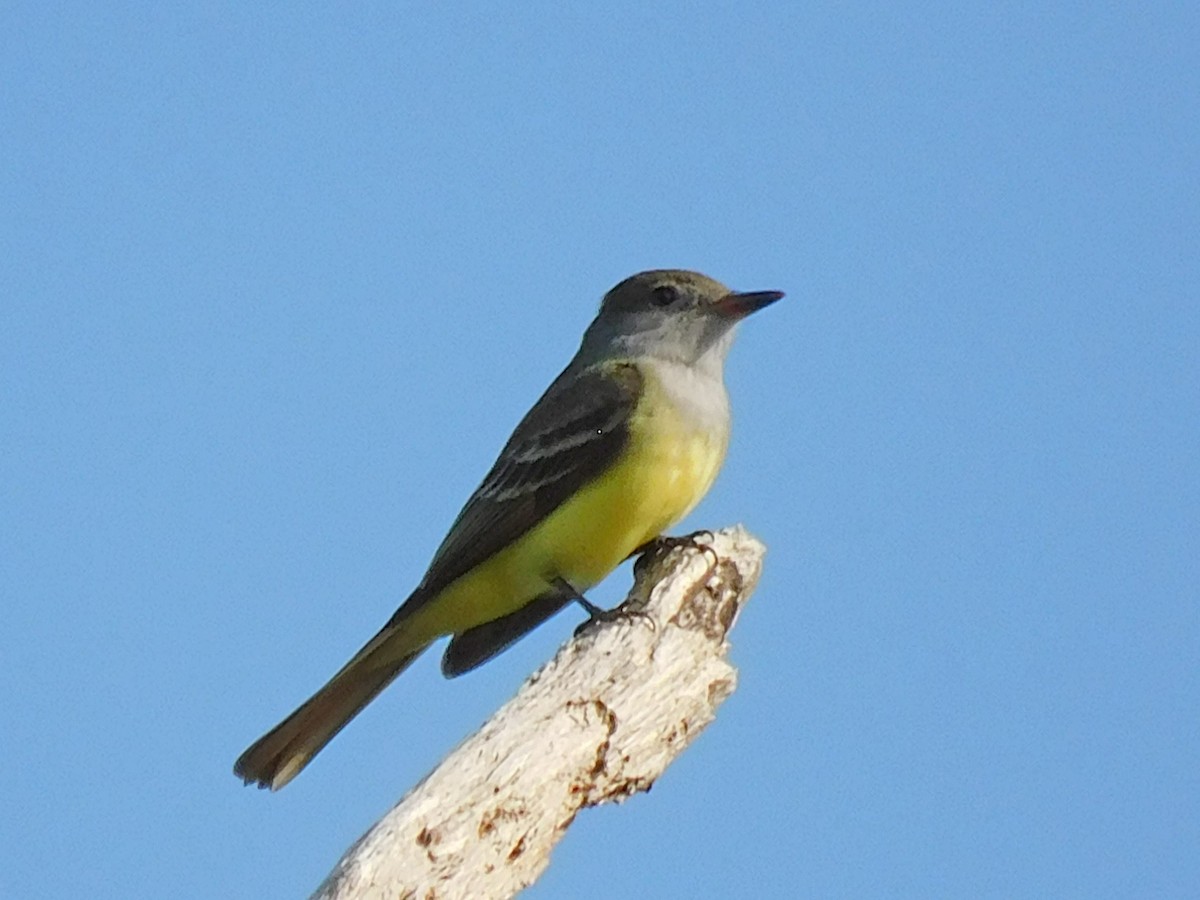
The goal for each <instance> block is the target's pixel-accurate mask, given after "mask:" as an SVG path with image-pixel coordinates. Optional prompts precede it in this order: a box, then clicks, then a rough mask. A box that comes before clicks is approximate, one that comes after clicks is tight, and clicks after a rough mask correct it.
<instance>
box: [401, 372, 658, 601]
mask: <svg viewBox="0 0 1200 900" xmlns="http://www.w3.org/2000/svg"><path fill="white" fill-rule="evenodd" d="M641 391H642V377H641V375H640V374H639V373H638V370H637V367H636V366H634V365H633V364H631V363H627V362H618V363H607V364H600V365H596V366H593V367H590V368H588V369H584V370H581V371H573V370H572V369H570V368H568V369H567V370H566V371H565V372H563V373H562V375H560V376H559V377H558V378H557V379H555V381H554V383H553V384H551V385H550V387H549V388H548V389H547V390H546V393H544V394H543V395H542V397H541V399H539V400H538V402H537V403H536V404H534V406H533V408H532V409H531V410H530V411H529V412H528V413H527V414H526V416H525V418H524V419H522V420H521V423H520V424H519V425H517V428H516V430H515V431H514V432H513V434H512V437H510V438H509V439H508V443H507V444H505V445H504V449H503V450H501V451H500V457H499V459H497V460H496V463H495V465H493V466H492V469H491V471H490V472H488V474H487V476H486V477H485V478H484V479H483V483H482V484H480V485H479V487H478V488H477V489H476V490H475V493H473V494H472V495H471V497H470V499H469V500H467V503H466V506H464V507H463V509H462V512H460V513H459V514H458V518H457V519H455V520H454V524H453V525H452V526H451V527H450V533H449V534H447V535H446V539H445V540H444V541H442V545H441V546H440V547H439V548H438V550H437V553H436V554H434V557H433V562H432V563H431V564H430V566H429V571H428V572H426V574H425V578H424V579H422V581H421V585H420V587H418V588H417V590H416V591H415V592H414V593H413V595H412V596H411V597H410V598H409V599H408V601H407V602H405V604H404V605H403V606H401V607H400V609H399V610H397V611H396V615H395V616H394V617H393V620H392V621H393V622H395V621H397V620H400V619H403V618H407V616H409V615H411V614H412V613H413V612H414V611H415V610H416V609H418V608H420V607H421V606H423V605H424V604H425V602H427V601H428V600H430V599H432V598H433V597H436V596H437V595H438V593H440V592H441V591H442V590H443V589H444V588H445V587H446V586H447V585H449V584H450V583H451V582H453V581H455V580H456V579H458V578H461V577H462V576H463V575H465V574H466V573H467V572H469V571H471V570H472V569H474V568H475V567H476V566H478V565H479V564H480V563H482V562H484V561H485V560H487V559H489V558H490V557H491V556H493V555H495V554H496V553H498V552H499V551H501V550H503V549H504V548H505V547H507V546H509V545H510V544H511V543H513V541H515V540H517V539H518V538H519V537H521V536H522V535H524V534H526V533H527V532H528V531H529V530H530V529H532V528H533V527H534V526H535V525H537V524H538V523H539V522H541V521H542V520H543V519H545V518H546V517H547V516H548V515H550V513H552V512H553V511H554V510H555V509H557V508H558V507H559V506H560V505H561V504H562V503H563V501H565V500H566V499H567V498H569V497H571V496H572V495H574V494H575V492H576V491H578V490H579V489H580V488H581V487H583V486H584V485H585V484H587V483H588V482H589V481H592V480H593V479H595V478H597V477H598V476H599V475H600V474H602V473H603V472H604V471H605V470H607V469H608V468H609V467H610V466H611V465H612V464H613V463H614V462H616V460H618V459H619V458H620V456H621V453H622V451H623V450H624V449H625V446H626V443H627V442H628V440H629V418H630V416H631V414H632V412H633V410H634V407H636V406H637V401H638V398H639V396H640V395H641Z"/></svg>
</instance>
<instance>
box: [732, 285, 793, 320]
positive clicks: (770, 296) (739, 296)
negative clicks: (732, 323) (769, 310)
mask: <svg viewBox="0 0 1200 900" xmlns="http://www.w3.org/2000/svg"><path fill="white" fill-rule="evenodd" d="M782 298H783V291H732V292H730V293H728V294H726V295H725V296H724V297H722V298H721V299H720V300H718V301H717V303H716V308H717V311H718V312H720V313H721V314H722V315H725V316H729V317H730V318H731V319H742V318H745V317H746V316H748V315H750V314H751V313H756V312H758V311H759V310H760V309H764V308H765V307H768V306H770V305H771V304H772V303H774V302H775V301H776V300H780V299H782Z"/></svg>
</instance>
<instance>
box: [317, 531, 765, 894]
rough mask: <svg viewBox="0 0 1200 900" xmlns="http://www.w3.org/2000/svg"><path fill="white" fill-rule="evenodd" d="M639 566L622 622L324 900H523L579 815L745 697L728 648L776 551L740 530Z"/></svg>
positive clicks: (377, 833)
mask: <svg viewBox="0 0 1200 900" xmlns="http://www.w3.org/2000/svg"><path fill="white" fill-rule="evenodd" d="M698 538H699V540H698V541H697V542H695V543H687V542H686V541H684V542H681V543H679V544H678V545H676V546H675V547H674V548H672V549H669V550H658V551H655V552H654V553H651V554H648V555H647V556H645V557H643V558H642V559H641V560H639V562H638V564H637V565H636V566H635V569H634V571H635V582H634V586H633V590H632V591H631V592H630V595H629V598H628V599H627V600H626V601H625V603H624V604H623V605H622V610H626V609H638V608H641V611H642V613H644V614H634V615H631V616H629V617H622V618H621V619H618V620H617V621H613V622H604V623H598V624H596V625H593V626H590V627H588V628H587V629H585V630H584V631H583V632H582V633H581V634H580V635H578V636H577V637H575V638H573V639H572V640H571V641H569V642H568V643H567V644H566V645H564V646H563V648H562V649H561V650H560V651H559V652H558V654H557V655H556V656H555V658H554V659H553V660H552V661H550V662H549V663H547V664H546V665H545V666H543V667H542V668H541V669H540V670H539V671H538V672H537V673H536V674H534V675H533V676H532V677H530V678H529V680H527V681H526V682H525V684H524V685H523V686H522V687H521V689H520V691H519V692H518V693H517V695H516V696H515V697H514V698H513V699H512V700H510V701H509V702H508V703H506V704H505V705H504V706H503V707H502V708H501V709H500V710H499V711H498V712H497V713H496V714H495V715H494V716H493V717H492V718H491V719H490V720H489V721H488V722H487V723H485V724H484V726H483V727H482V728H481V729H480V730H479V731H478V732H476V733H475V734H474V735H473V736H471V737H470V738H468V739H467V740H466V741H464V742H463V743H462V744H461V745H459V747H458V748H457V749H455V750H454V751H453V752H452V753H451V754H450V756H448V757H447V758H446V759H445V760H444V761H443V762H442V763H441V765H439V766H438V767H437V768H436V769H435V770H434V771H433V772H432V773H430V774H429V775H428V776H427V777H426V778H425V779H424V780H423V781H422V782H421V783H420V784H418V785H417V786H416V787H415V788H414V789H413V790H412V791H411V792H409V794H408V795H407V796H406V797H405V798H404V799H403V800H401V801H400V803H399V804H398V805H397V806H395V807H394V808H393V809H392V810H391V811H390V812H389V813H388V814H387V815H385V816H384V817H383V818H382V819H381V820H380V821H379V822H378V823H376V824H375V825H374V826H373V827H372V828H371V829H370V830H369V831H368V832H367V833H366V834H365V835H363V836H362V837H361V838H360V839H359V840H358V841H357V842H356V843H355V844H354V846H352V847H351V848H350V849H349V850H348V851H347V852H346V855H345V856H344V857H342V859H341V861H339V862H338V864H337V866H336V867H335V868H334V870H333V872H332V873H330V875H329V877H328V878H327V879H326V880H325V882H324V883H323V884H322V885H321V886H320V888H318V890H317V893H316V894H315V895H314V897H316V898H318V900H351V898H353V900H365V898H389V900H394V898H414V900H415V898H422V900H424V898H435V897H436V898H459V897H461V898H471V900H481V898H483V900H488V898H500V897H511V896H513V895H514V894H516V893H517V892H518V891H520V890H521V889H522V888H524V887H526V886H527V885H529V884H531V883H532V882H533V881H535V880H536V879H537V877H538V876H539V875H540V874H541V873H542V871H543V870H544V869H545V868H546V866H547V865H548V864H549V859H550V851H551V849H552V848H553V846H554V844H555V843H557V841H558V840H559V838H560V837H561V836H562V835H563V834H564V833H565V831H566V829H567V827H568V826H569V825H570V824H571V822H572V821H573V820H574V818H575V816H576V815H577V814H578V812H579V811H580V810H581V809H584V808H586V807H589V806H595V805H597V804H600V803H605V802H609V801H621V800H623V799H625V798H626V797H628V796H630V795H631V794H634V793H637V792H638V791H645V790H648V789H649V788H650V786H651V785H652V784H653V783H654V781H655V780H656V779H657V778H658V777H659V775H661V774H662V772H663V771H664V770H665V769H666V767H667V765H668V764H669V763H670V762H671V761H672V760H673V759H674V758H675V757H676V756H678V755H679V754H680V753H682V752H683V749H684V748H685V747H687V745H688V744H690V743H691V742H692V740H693V739H695V737H696V735H698V734H699V733H700V731H702V730H703V729H704V727H705V726H706V725H708V723H709V722H711V721H712V720H713V717H714V716H715V713H716V708H717V706H719V705H720V704H721V702H722V701H723V700H724V699H725V698H726V697H728V696H729V695H730V694H731V693H732V692H733V690H734V687H735V685H736V681H737V671H736V670H735V669H734V668H733V666H731V665H730V664H729V662H728V660H727V659H726V654H727V652H728V649H729V645H728V642H727V641H726V640H725V636H726V633H727V632H728V631H729V629H730V628H731V627H732V626H733V622H734V619H735V618H736V616H737V613H738V611H739V610H740V608H741V606H742V604H743V603H745V602H746V599H747V598H748V597H749V595H750V593H751V591H753V589H754V586H755V584H756V583H757V581H758V575H759V571H760V568H761V565H762V556H763V553H764V548H763V545H762V544H760V543H759V542H758V541H757V540H755V539H754V538H753V537H751V536H750V535H749V534H747V533H746V531H745V530H744V529H742V528H741V527H740V526H739V527H733V528H728V529H726V530H724V531H721V532H718V533H716V534H715V535H709V534H708V533H706V532H701V533H700V535H698Z"/></svg>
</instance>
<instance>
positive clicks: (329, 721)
mask: <svg viewBox="0 0 1200 900" xmlns="http://www.w3.org/2000/svg"><path fill="white" fill-rule="evenodd" d="M395 632H396V628H395V626H391V625H389V626H385V627H384V629H383V630H382V631H381V632H380V633H379V634H377V635H376V636H375V637H374V638H373V639H372V640H371V641H370V642H369V643H368V644H367V645H366V646H365V647H363V648H362V650H360V651H358V653H357V654H355V656H354V658H353V659H351V660H350V662H348V663H346V665H345V666H343V667H342V670H341V671H340V672H338V673H337V674H336V675H334V676H333V678H331V679H329V683H328V684H326V685H325V686H324V687H323V688H321V689H320V690H319V691H317V692H316V693H315V694H313V695H312V696H311V697H309V698H308V700H306V701H305V702H304V704H303V705H302V706H301V707H300V708H299V709H297V710H296V711H295V712H294V713H292V714H291V715H290V716H288V717H287V718H286V719H284V720H283V721H282V722H280V723H279V724H278V725H276V726H275V727H274V728H272V729H271V730H270V731H268V732H267V733H266V734H264V735H263V736H262V737H260V738H259V739H258V740H257V741H255V742H254V743H253V744H251V745H250V746H249V747H248V748H247V749H246V752H245V753H243V754H242V755H241V756H239V757H238V760H237V762H236V763H234V764H233V773H234V774H235V775H237V776H239V777H240V778H241V779H242V780H243V781H245V782H246V784H250V783H251V782H255V783H257V784H258V786H259V787H261V788H270V789H271V790H273V791H277V790H279V789H280V788H281V787H283V786H284V785H285V784H287V783H288V782H289V781H291V780H292V779H293V778H295V777H296V776H297V775H298V774H299V773H300V770H301V769H303V768H304V767H305V766H306V765H308V763H309V762H310V761H311V760H312V758H313V757H314V756H316V755H317V754H318V753H319V752H320V751H321V748H322V747H324V746H325V745H326V744H328V743H329V742H330V741H331V740H332V739H333V737H334V735H336V734H337V733H338V732H339V731H341V730H342V729H343V728H344V727H345V726H346V723H347V722H349V721H350V720H351V719H353V718H354V717H355V716H356V715H358V713H359V711H361V710H362V708H363V707H364V706H366V705H367V704H368V703H370V702H371V701H372V700H374V699H375V697H376V695H378V694H379V692H380V691H382V690H383V689H384V688H385V687H387V686H388V685H389V684H391V682H392V680H393V679H395V678H396V676H398V675H399V674H400V673H401V672H403V671H404V670H405V669H407V668H408V667H409V665H411V664H412V661H413V660H414V659H416V658H417V657H418V656H420V655H421V653H422V652H423V651H424V650H425V648H426V647H428V646H429V645H428V644H423V645H421V646H419V647H417V648H416V649H415V650H410V651H408V652H407V653H405V652H404V651H403V650H402V649H401V650H400V655H399V656H395V657H393V654H395V653H396V652H397V649H396V648H395V647H394V646H389V645H392V644H393V643H394V640H395V639H396V638H397V637H399V635H397V634H396V633H395Z"/></svg>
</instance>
